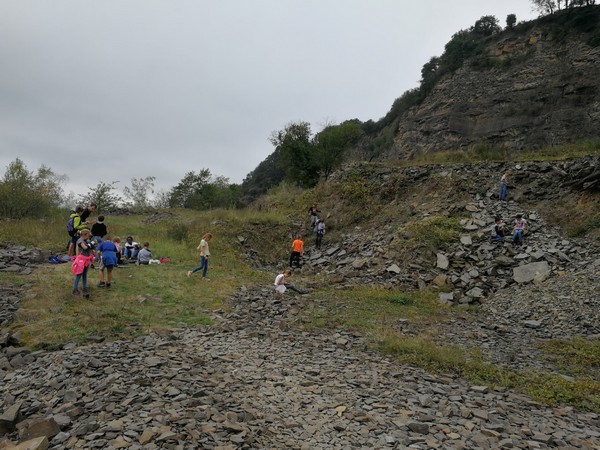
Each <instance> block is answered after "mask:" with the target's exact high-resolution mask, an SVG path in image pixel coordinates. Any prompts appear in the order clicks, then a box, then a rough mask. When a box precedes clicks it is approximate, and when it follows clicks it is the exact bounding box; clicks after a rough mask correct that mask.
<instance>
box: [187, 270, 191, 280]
mask: <svg viewBox="0 0 600 450" xmlns="http://www.w3.org/2000/svg"><path fill="white" fill-rule="evenodd" d="M187 276H188V278H189V277H191V276H192V271H191V270H190V271H188V273H187Z"/></svg>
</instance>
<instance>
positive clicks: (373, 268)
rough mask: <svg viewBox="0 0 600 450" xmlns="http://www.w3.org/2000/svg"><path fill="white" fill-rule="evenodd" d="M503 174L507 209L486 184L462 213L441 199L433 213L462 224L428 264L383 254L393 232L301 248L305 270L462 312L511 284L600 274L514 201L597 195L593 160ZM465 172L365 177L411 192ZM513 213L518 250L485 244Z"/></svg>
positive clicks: (592, 250) (590, 250)
mask: <svg viewBox="0 0 600 450" xmlns="http://www.w3.org/2000/svg"><path fill="white" fill-rule="evenodd" d="M501 169H502V166H501V165H500V164H498V165H491V166H490V165H486V166H482V167H480V168H479V169H478V176H479V177H481V179H482V180H492V179H495V178H497V175H498V173H501ZM511 170H512V171H513V174H512V175H511V177H514V179H515V180H516V181H514V182H515V183H517V186H519V188H518V189H515V190H514V192H513V191H512V190H511V191H510V197H511V200H510V201H508V202H500V201H498V200H496V198H497V186H496V184H495V183H490V182H489V181H486V183H484V184H483V186H479V189H478V190H472V193H471V198H470V199H469V200H467V201H463V204H462V206H459V205H458V204H456V203H452V201H455V200H456V199H446V200H447V203H446V204H445V203H444V202H445V200H444V199H439V203H440V204H439V205H438V210H439V211H444V210H445V211H446V213H448V212H449V211H451V212H452V213H453V214H457V213H458V214H459V215H460V216H461V217H463V220H462V221H461V225H462V233H461V236H460V238H459V239H458V240H457V242H456V244H455V245H454V246H452V247H451V248H450V250H449V251H446V252H441V251H438V252H436V253H435V254H432V255H431V256H430V257H424V258H418V259H415V260H414V261H410V262H408V263H407V262H406V261H403V260H400V259H399V256H398V255H396V254H394V252H392V251H390V249H389V248H390V244H391V243H392V242H393V241H394V240H398V239H404V236H403V235H402V233H398V232H397V227H396V226H394V227H392V226H389V227H387V228H385V229H376V230H365V231H362V230H360V229H357V230H356V231H355V232H354V233H348V234H346V235H344V236H343V239H342V241H341V242H336V243H327V242H326V244H325V246H324V247H323V249H322V250H317V249H314V248H311V246H310V245H309V246H308V247H309V248H308V250H307V252H306V258H305V263H306V264H305V270H312V271H314V272H323V273H325V274H329V275H332V276H333V277H334V278H337V279H338V280H344V281H348V282H361V283H365V282H366V283H370V284H380V285H388V286H394V285H398V286H412V287H414V286H418V287H419V288H421V289H423V288H426V287H434V288H436V289H440V291H441V294H440V302H441V303H447V304H452V305H460V304H463V305H469V304H480V303H481V302H482V300H483V299H484V298H486V297H488V296H489V295H490V294H493V293H494V292H496V291H498V290H499V289H503V288H506V287H508V286H510V285H512V284H515V283H519V284H527V283H532V282H533V283H541V282H543V281H544V280H545V279H547V278H548V277H553V276H557V275H562V274H564V273H569V272H577V271H579V270H581V269H582V268H584V267H587V266H590V265H593V266H595V267H598V268H599V269H600V257H599V249H598V246H597V245H594V243H590V242H589V241H585V240H583V239H575V238H568V239H567V238H565V237H564V236H563V234H562V233H561V231H560V230H559V229H557V228H556V227H552V226H550V225H549V224H547V223H546V222H545V221H544V220H543V218H541V217H540V215H539V213H537V212H536V211H533V210H528V209H527V208H525V207H524V206H523V205H522V203H521V202H519V201H517V200H515V199H523V198H535V199H544V198H546V199H548V198H552V196H556V190H570V189H576V190H578V191H581V190H588V191H597V190H598V189H600V184H599V182H598V179H599V176H598V171H599V170H600V162H599V159H598V158H588V159H583V160H574V161H562V162H553V163H550V162H544V163H525V164H523V165H516V166H515V167H511ZM472 171H473V167H472V166H461V165H458V166H453V167H452V168H451V169H449V168H448V167H442V166H440V167H421V168H406V169H396V170H394V169H390V168H382V169H377V170H375V171H374V172H370V173H369V176H370V177H371V178H375V179H378V180H380V181H379V182H380V183H381V185H382V187H383V186H385V185H386V183H387V182H388V180H389V179H390V178H391V177H393V176H396V177H397V176H398V173H400V174H401V175H402V177H403V178H404V183H406V184H408V185H411V184H415V183H418V182H422V181H423V180H424V179H432V178H435V177H453V178H455V179H456V180H461V179H463V178H464V179H465V180H467V179H471V180H472V179H473V177H472V175H470V176H469V174H468V172H472ZM337 176H338V177H340V176H341V175H340V174H338V175H337ZM585 180H587V181H585ZM459 184H460V183H457V185H459ZM465 184H466V181H465ZM486 186H487V188H488V189H487V192H486V193H485V194H481V193H480V192H481V188H482V187H486ZM463 198H464V197H463ZM430 213H431V212H430V211H423V212H422V213H421V214H422V217H421V219H424V218H427V217H429V216H430ZM518 213H521V214H523V216H524V217H525V218H526V219H527V220H528V222H529V230H530V233H529V234H528V235H527V237H526V240H525V245H523V246H519V247H515V246H514V245H513V244H512V242H511V239H510V235H509V236H508V237H506V238H505V240H504V241H503V242H494V241H492V239H491V228H492V226H493V224H494V218H495V217H496V216H499V217H501V218H502V219H503V220H504V222H505V223H506V224H507V230H508V232H509V233H511V230H512V224H513V221H514V218H515V216H516V214H518ZM417 218H418V217H417ZM396 225H397V224H396ZM400 225H401V224H400Z"/></svg>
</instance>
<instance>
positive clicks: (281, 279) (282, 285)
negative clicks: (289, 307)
mask: <svg viewBox="0 0 600 450" xmlns="http://www.w3.org/2000/svg"><path fill="white" fill-rule="evenodd" d="M291 276H292V271H291V270H286V271H285V272H283V273H280V274H279V275H277V276H276V277H275V293H276V294H284V293H285V291H287V290H288V289H291V290H292V291H294V292H297V293H298V294H304V293H305V292H303V291H301V290H300V289H298V288H296V287H295V286H293V285H291V284H289V283H288V282H287V281H286V279H285V278H286V277H288V278H290V277H291Z"/></svg>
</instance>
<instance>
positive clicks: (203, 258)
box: [192, 256, 208, 278]
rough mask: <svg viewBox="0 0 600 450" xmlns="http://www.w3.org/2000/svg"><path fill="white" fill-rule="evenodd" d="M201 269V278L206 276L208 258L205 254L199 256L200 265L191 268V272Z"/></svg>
mask: <svg viewBox="0 0 600 450" xmlns="http://www.w3.org/2000/svg"><path fill="white" fill-rule="evenodd" d="M199 270H202V278H206V271H207V270H208V258H207V257H206V256H201V257H200V265H199V266H198V267H196V268H195V269H194V270H192V273H194V272H198V271H199Z"/></svg>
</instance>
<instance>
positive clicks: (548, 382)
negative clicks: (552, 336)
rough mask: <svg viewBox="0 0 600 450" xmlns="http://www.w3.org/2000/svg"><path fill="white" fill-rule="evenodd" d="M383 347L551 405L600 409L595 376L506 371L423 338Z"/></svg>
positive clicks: (406, 359)
mask: <svg viewBox="0 0 600 450" xmlns="http://www.w3.org/2000/svg"><path fill="white" fill-rule="evenodd" d="M379 349H380V350H381V351H382V352H383V353H387V354H391V355H393V356H394V357H395V358H396V359H397V360H398V361H400V362H402V363H405V364H411V365H415V366H419V367H422V368H424V369H427V370H428V371H430V372H434V373H440V374H447V373H452V374H456V375H459V376H460V377H462V378H464V379H466V380H469V381H470V382H472V383H474V384H478V385H488V386H490V387H494V386H499V387H505V388H510V389H515V390H520V391H521V392H524V393H525V394H527V395H529V396H531V397H532V398H533V399H534V400H537V401H539V402H542V403H545V404H548V405H555V404H568V405H572V406H575V407H577V408H581V409H585V410H590V411H594V412H600V383H599V382H598V380H595V379H592V378H588V377H586V378H582V379H577V380H574V381H570V380H566V379H565V378H563V377H561V376H559V375H554V374H549V373H543V372H524V373H519V372H515V371H511V370H506V369H502V368H499V367H497V366H494V365H492V364H489V363H486V362H484V361H483V359H482V358H481V355H479V354H478V352H476V351H471V352H468V351H466V350H464V349H461V348H458V347H455V346H439V345H436V344H435V343H434V342H432V341H431V340H429V339H424V338H420V337H402V338H399V337H398V336H396V335H387V336H384V337H383V338H382V339H381V340H380V341H379Z"/></svg>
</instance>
